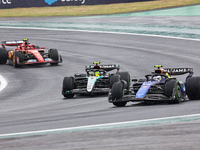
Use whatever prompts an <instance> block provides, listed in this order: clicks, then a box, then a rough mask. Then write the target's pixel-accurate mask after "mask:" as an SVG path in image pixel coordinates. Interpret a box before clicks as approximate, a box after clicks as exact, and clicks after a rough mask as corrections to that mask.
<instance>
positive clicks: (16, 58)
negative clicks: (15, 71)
mask: <svg viewBox="0 0 200 150" xmlns="http://www.w3.org/2000/svg"><path fill="white" fill-rule="evenodd" d="M22 62H23V53H22V52H21V51H14V53H13V66H14V67H15V68H17V67H21V65H20V64H21V63H22Z"/></svg>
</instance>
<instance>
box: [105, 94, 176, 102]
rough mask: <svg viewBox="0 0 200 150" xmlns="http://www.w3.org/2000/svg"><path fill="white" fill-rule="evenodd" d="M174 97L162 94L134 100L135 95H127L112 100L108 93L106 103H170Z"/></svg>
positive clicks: (147, 95) (148, 95)
mask: <svg viewBox="0 0 200 150" xmlns="http://www.w3.org/2000/svg"><path fill="white" fill-rule="evenodd" d="M173 99H174V97H173V96H172V97H167V96H165V95H163V94H146V96H145V97H143V98H136V95H132V94H128V95H124V96H123V97H121V98H119V99H116V100H112V97H111V94H110V93H109V96H108V102H110V103H113V102H130V101H132V102H142V101H172V100H173Z"/></svg>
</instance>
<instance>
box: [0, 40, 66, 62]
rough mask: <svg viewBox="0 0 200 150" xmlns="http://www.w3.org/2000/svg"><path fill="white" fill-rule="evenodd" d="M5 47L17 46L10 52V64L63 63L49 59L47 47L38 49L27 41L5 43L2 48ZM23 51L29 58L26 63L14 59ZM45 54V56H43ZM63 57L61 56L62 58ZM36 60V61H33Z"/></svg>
mask: <svg viewBox="0 0 200 150" xmlns="http://www.w3.org/2000/svg"><path fill="white" fill-rule="evenodd" d="M5 46H17V47H16V48H15V49H14V50H11V51H8V60H9V62H10V63H15V61H17V64H19V65H26V64H44V63H60V62H62V60H61V61H54V60H52V59H51V58H49V56H48V53H45V50H44V49H45V47H41V48H38V47H36V46H35V45H33V44H29V43H27V42H26V41H12V42H4V43H3V44H2V47H3V48H5ZM15 51H21V52H22V53H23V55H24V57H25V56H28V58H27V59H26V61H23V62H20V61H19V58H16V59H15V58H14V52H15ZM41 54H43V55H41ZM60 57H61V56H60ZM29 58H30V59H29ZM32 58H34V59H32Z"/></svg>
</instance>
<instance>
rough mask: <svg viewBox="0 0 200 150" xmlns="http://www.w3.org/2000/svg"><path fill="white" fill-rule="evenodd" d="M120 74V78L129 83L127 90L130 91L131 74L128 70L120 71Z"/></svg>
mask: <svg viewBox="0 0 200 150" xmlns="http://www.w3.org/2000/svg"><path fill="white" fill-rule="evenodd" d="M118 74H119V75H120V80H124V81H126V83H127V87H126V89H127V92H128V91H129V87H130V80H131V79H130V74H129V73H128V72H118Z"/></svg>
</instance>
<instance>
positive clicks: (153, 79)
mask: <svg viewBox="0 0 200 150" xmlns="http://www.w3.org/2000/svg"><path fill="white" fill-rule="evenodd" d="M155 67H156V68H157V69H155V70H154V72H152V73H151V74H147V75H146V76H145V79H139V80H138V79H133V80H132V81H133V82H134V83H133V85H132V87H130V88H129V90H127V87H126V86H127V84H125V83H126V81H119V82H116V83H114V84H113V86H112V89H111V90H110V91H109V94H108V101H109V102H110V103H113V105H115V106H117V107H123V106H125V105H126V104H127V102H129V101H132V102H140V101H142V102H150V101H151V102H152V101H153V102H155V101H168V102H169V103H179V102H180V101H181V100H185V99H186V96H187V97H188V98H189V99H190V100H194V99H200V77H192V76H193V68H161V67H163V66H162V65H157V66H155ZM186 73H188V74H189V75H188V76H187V77H186V79H185V81H184V82H183V81H178V80H177V79H176V78H174V77H172V75H173V76H175V75H184V74H186Z"/></svg>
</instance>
